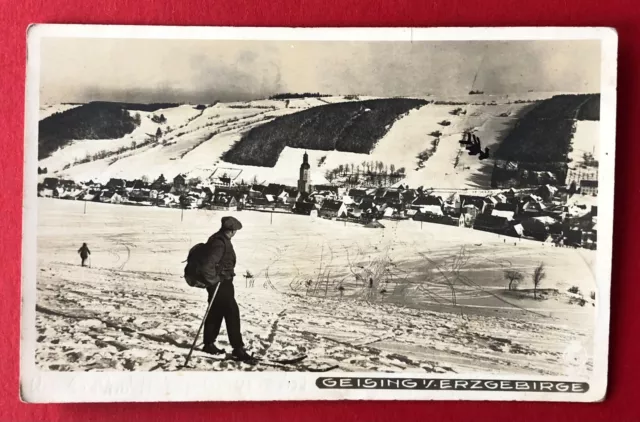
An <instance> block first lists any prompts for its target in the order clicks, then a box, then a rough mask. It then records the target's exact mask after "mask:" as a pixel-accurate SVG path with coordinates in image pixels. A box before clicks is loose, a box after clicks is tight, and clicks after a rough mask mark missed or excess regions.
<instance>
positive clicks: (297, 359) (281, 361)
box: [252, 355, 307, 365]
mask: <svg viewBox="0 0 640 422" xmlns="http://www.w3.org/2000/svg"><path fill="white" fill-rule="evenodd" d="M252 358H253V359H255V360H258V361H263V362H271V363H277V364H281V365H293V364H296V363H300V362H302V361H303V360H305V359H306V358H307V355H300V356H296V357H293V358H287V359H269V358H266V357H262V356H253V357H252Z"/></svg>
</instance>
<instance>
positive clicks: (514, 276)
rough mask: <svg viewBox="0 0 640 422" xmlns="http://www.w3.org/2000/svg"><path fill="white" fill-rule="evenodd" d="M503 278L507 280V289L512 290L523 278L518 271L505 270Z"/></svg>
mask: <svg viewBox="0 0 640 422" xmlns="http://www.w3.org/2000/svg"><path fill="white" fill-rule="evenodd" d="M504 278H505V280H509V290H513V289H514V288H515V287H516V286H517V285H518V283H519V282H521V281H522V280H523V279H524V276H523V275H522V273H521V272H520V271H516V270H505V272H504Z"/></svg>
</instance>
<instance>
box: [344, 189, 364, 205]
mask: <svg viewBox="0 0 640 422" xmlns="http://www.w3.org/2000/svg"><path fill="white" fill-rule="evenodd" d="M365 196H367V191H366V190H364V189H349V192H348V193H347V195H346V197H345V199H346V198H347V197H348V198H349V200H350V202H352V203H355V204H358V203H360V202H362V200H363V199H364V197H365Z"/></svg>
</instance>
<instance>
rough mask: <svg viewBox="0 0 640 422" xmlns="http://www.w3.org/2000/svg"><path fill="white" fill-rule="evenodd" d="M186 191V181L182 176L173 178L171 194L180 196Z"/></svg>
mask: <svg viewBox="0 0 640 422" xmlns="http://www.w3.org/2000/svg"><path fill="white" fill-rule="evenodd" d="M186 190H187V179H186V178H185V176H183V175H182V174H178V175H177V176H176V177H174V178H173V186H172V187H171V193H173V194H176V195H180V194H182V193H183V192H185V191H186Z"/></svg>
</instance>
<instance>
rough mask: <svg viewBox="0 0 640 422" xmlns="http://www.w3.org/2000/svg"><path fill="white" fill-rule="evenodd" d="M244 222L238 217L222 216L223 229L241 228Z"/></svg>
mask: <svg viewBox="0 0 640 422" xmlns="http://www.w3.org/2000/svg"><path fill="white" fill-rule="evenodd" d="M241 228H242V223H241V222H239V221H238V219H236V218H233V217H222V229H223V230H233V231H235V230H240V229H241Z"/></svg>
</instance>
